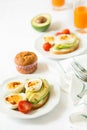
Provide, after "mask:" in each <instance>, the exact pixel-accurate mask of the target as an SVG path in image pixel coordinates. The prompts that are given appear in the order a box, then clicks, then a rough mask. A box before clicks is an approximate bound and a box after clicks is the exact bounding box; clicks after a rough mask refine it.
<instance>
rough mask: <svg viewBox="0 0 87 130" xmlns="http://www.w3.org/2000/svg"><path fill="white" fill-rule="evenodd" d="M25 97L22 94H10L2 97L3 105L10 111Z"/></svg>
mask: <svg viewBox="0 0 87 130" xmlns="http://www.w3.org/2000/svg"><path fill="white" fill-rule="evenodd" d="M25 99H26V96H25V94H24V93H12V94H9V95H7V96H5V97H4V101H5V104H6V105H7V107H8V108H10V109H16V108H17V107H18V103H19V101H21V100H25Z"/></svg>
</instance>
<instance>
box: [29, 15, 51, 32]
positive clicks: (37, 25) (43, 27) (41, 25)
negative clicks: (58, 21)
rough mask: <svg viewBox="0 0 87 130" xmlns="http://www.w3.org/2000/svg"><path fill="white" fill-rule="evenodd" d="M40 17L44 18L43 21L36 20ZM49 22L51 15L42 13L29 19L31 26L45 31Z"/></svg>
mask: <svg viewBox="0 0 87 130" xmlns="http://www.w3.org/2000/svg"><path fill="white" fill-rule="evenodd" d="M40 17H44V18H45V19H46V20H45V21H44V22H41V23H40V22H37V19H39V18H40ZM50 24H51V17H50V15H48V14H43V15H38V16H36V17H34V18H33V19H32V21H31V25H32V27H33V28H34V29H35V30H37V31H40V32H44V31H46V30H47V29H48V28H49V26H50Z"/></svg>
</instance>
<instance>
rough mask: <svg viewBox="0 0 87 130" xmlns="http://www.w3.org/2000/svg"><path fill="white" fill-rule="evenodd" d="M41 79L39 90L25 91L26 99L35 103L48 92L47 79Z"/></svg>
mask: <svg viewBox="0 0 87 130" xmlns="http://www.w3.org/2000/svg"><path fill="white" fill-rule="evenodd" d="M41 80H42V87H41V89H40V90H39V91H37V92H31V91H29V90H27V91H26V97H27V100H28V101H29V102H31V103H33V104H37V103H38V102H40V101H41V100H42V99H44V98H45V97H46V96H47V94H48V93H49V90H50V86H49V84H48V81H47V80H46V79H41Z"/></svg>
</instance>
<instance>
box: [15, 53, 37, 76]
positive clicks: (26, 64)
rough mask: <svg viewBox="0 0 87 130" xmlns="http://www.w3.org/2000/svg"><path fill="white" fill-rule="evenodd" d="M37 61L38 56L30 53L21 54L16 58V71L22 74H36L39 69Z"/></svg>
mask: <svg viewBox="0 0 87 130" xmlns="http://www.w3.org/2000/svg"><path fill="white" fill-rule="evenodd" d="M37 60H38V57H37V55H36V54H35V53H34V52H30V51H24V52H20V53H18V54H17V55H16V56H15V58H14V62H15V64H16V69H17V71H18V72H20V73H22V74H31V73H33V72H35V71H36V69H37Z"/></svg>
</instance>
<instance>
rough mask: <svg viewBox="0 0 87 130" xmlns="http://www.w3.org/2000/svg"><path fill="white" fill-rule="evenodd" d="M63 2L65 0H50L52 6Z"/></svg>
mask: <svg viewBox="0 0 87 130" xmlns="http://www.w3.org/2000/svg"><path fill="white" fill-rule="evenodd" d="M64 4H65V0H52V5H53V6H63V5H64Z"/></svg>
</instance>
